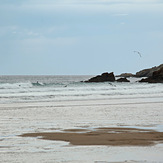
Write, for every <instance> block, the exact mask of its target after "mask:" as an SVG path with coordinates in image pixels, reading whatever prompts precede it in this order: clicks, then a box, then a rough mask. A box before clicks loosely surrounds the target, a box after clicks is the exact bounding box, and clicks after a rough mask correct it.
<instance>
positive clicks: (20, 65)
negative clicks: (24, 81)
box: [0, 0, 163, 75]
mask: <svg viewBox="0 0 163 163" xmlns="http://www.w3.org/2000/svg"><path fill="white" fill-rule="evenodd" d="M134 51H139V52H140V53H141V54H142V57H140V56H139V55H138V54H137V53H134ZM161 63H163V0H0V75H82V74H83V75H85V74H92V75H94V74H101V73H102V72H112V71H114V72H115V74H120V73H123V72H132V73H135V72H137V71H139V70H141V69H144V68H149V67H152V66H158V65H159V64H161Z"/></svg>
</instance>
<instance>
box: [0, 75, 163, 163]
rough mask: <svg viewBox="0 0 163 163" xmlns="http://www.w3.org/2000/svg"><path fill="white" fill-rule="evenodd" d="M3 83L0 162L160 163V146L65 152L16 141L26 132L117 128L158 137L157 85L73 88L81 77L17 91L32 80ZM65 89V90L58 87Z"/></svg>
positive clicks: (161, 98)
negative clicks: (148, 131)
mask: <svg viewBox="0 0 163 163" xmlns="http://www.w3.org/2000/svg"><path fill="white" fill-rule="evenodd" d="M9 78H10V80H9V79H8V78H7V79H8V83H5V82H4V80H6V78H5V79H2V77H1V80H0V81H1V84H0V85H1V86H0V88H1V89H0V128H1V130H0V162H16V163H22V162H36V163H37V162H38V163H40V162H42V163H43V162H66V163H68V162H79V163H80V162H82V163H84V162H88V163H94V162H96V163H97V162H103V163H104V162H105V163H106V162H107V163H108V162H124V161H128V162H134V161H135V162H143V163H144V162H150V163H153V162H163V156H162V153H163V146H162V144H158V145H155V146H148V147H112V146H71V145H69V143H67V142H60V141H47V140H41V139H37V138H24V137H20V136H18V135H20V134H23V133H28V132H54V131H61V130H64V129H73V128H88V129H90V128H91V129H93V128H97V127H117V126H121V127H126V126H128V127H135V128H144V129H154V130H157V131H163V85H161V84H140V83H135V82H133V83H113V84H114V86H112V85H110V84H108V83H101V84H100V83H96V84H85V83H80V82H79V81H80V80H82V79H84V78H86V77H83V76H82V77H76V78H73V77H68V78H64V77H63V78H62V79H61V78H59V79H57V80H55V77H49V78H48V79H46V78H45V77H43V79H42V80H41V77H40V78H39V81H40V83H44V86H38V85H33V84H30V85H25V84H24V86H23V87H22V86H19V85H20V83H26V82H27V83H35V82H36V83H37V80H38V77H24V78H23V77H17V78H16V79H15V78H14V79H12V80H11V78H12V77H9ZM18 79H19V80H18ZM31 79H32V80H31ZM63 79H64V80H63ZM59 80H60V82H59ZM9 81H10V82H9ZM17 81H19V82H17ZM45 83H50V84H49V85H45ZM52 83H53V84H52ZM63 83H64V84H63ZM65 83H66V85H67V87H63V86H65ZM2 85H3V86H2ZM4 85H5V88H4ZM15 85H16V86H15ZM21 85H23V84H21ZM2 87H3V88H2ZM23 90H24V91H23Z"/></svg>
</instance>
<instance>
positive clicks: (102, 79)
mask: <svg viewBox="0 0 163 163" xmlns="http://www.w3.org/2000/svg"><path fill="white" fill-rule="evenodd" d="M107 81H111V82H114V81H115V76H114V73H113V72H111V73H108V72H106V73H103V74H101V75H98V76H95V77H93V78H91V79H89V80H88V81H85V82H89V83H91V82H107Z"/></svg>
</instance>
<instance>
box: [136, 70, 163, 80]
mask: <svg viewBox="0 0 163 163" xmlns="http://www.w3.org/2000/svg"><path fill="white" fill-rule="evenodd" d="M139 82H148V83H163V67H162V68H160V69H159V70H157V71H154V72H153V75H152V76H151V77H148V78H146V79H142V80H140V81H139Z"/></svg>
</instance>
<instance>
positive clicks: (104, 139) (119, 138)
mask: <svg viewBox="0 0 163 163" xmlns="http://www.w3.org/2000/svg"><path fill="white" fill-rule="evenodd" d="M19 136H21V137H36V138H39V139H44V140H53V141H66V142H69V143H70V144H71V145H79V146H80V145H85V146H86V145H88V146H90V145H109V146H151V145H155V144H157V143H162V142H163V132H158V131H155V130H147V129H137V128H123V127H122V128H121V127H118V128H109V127H108V128H107V127H105V128H96V129H95V130H94V131H92V130H90V129H66V130H63V131H62V132H40V133H26V134H22V135H19Z"/></svg>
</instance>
